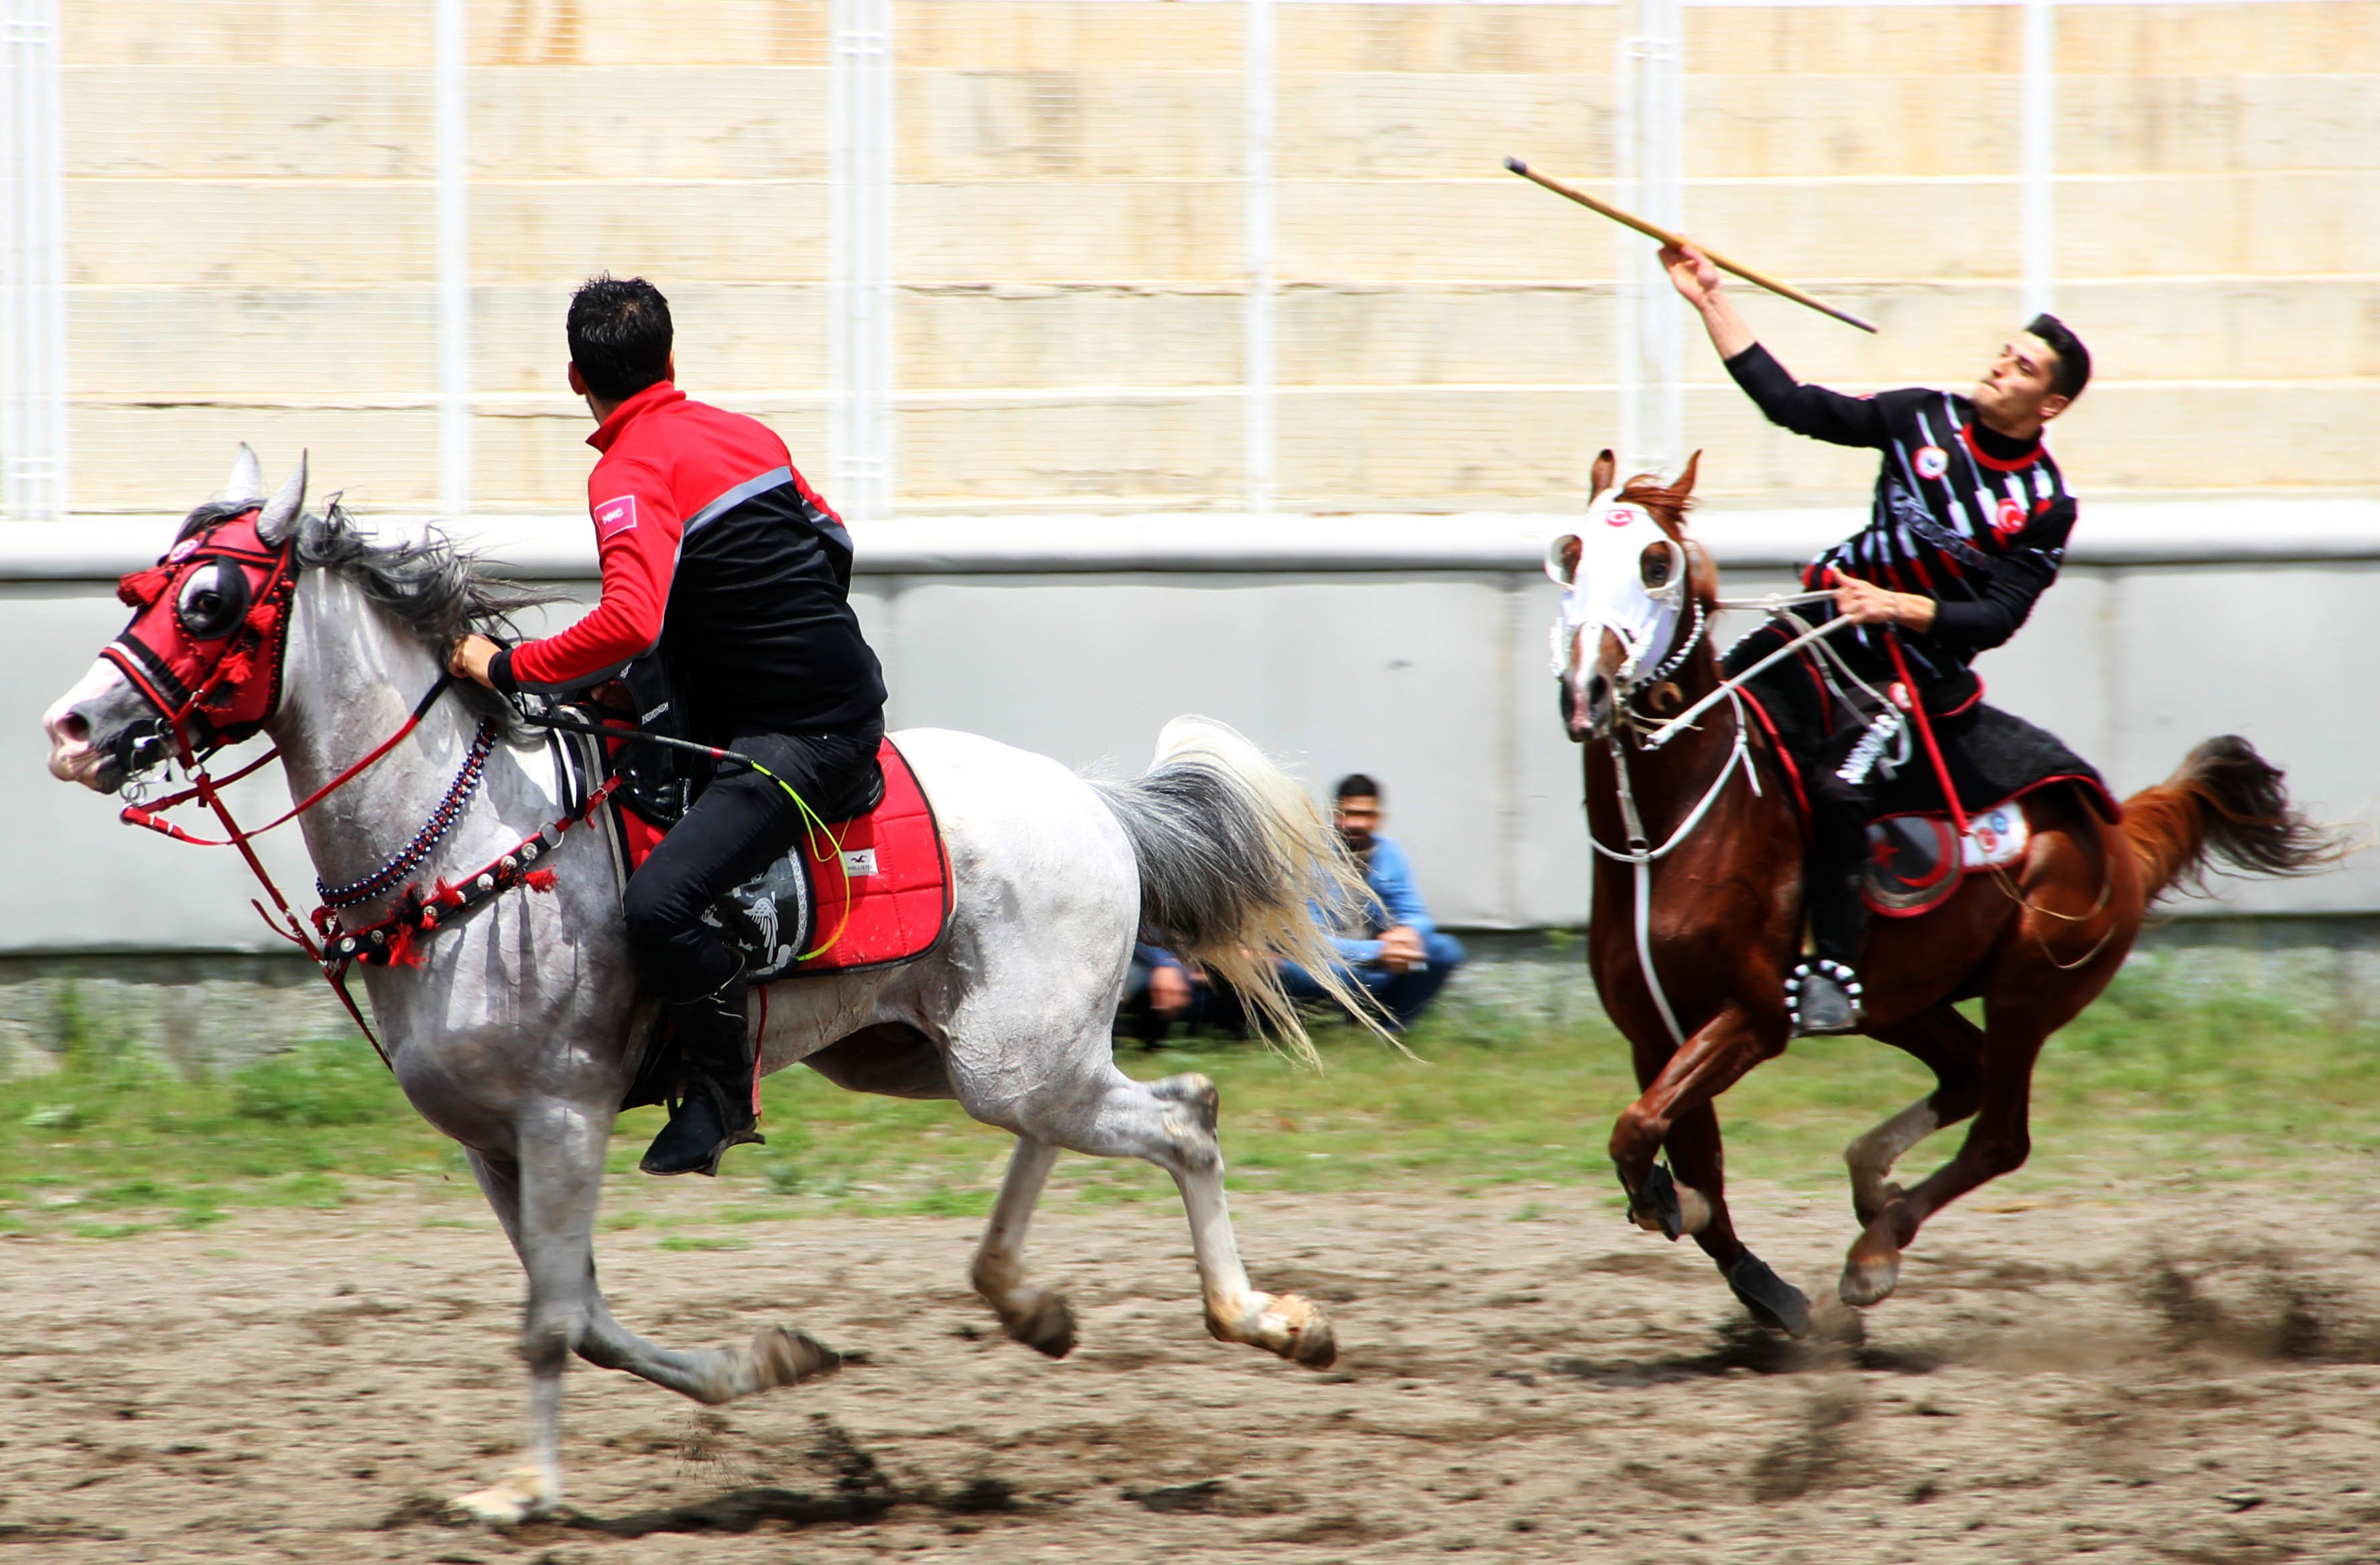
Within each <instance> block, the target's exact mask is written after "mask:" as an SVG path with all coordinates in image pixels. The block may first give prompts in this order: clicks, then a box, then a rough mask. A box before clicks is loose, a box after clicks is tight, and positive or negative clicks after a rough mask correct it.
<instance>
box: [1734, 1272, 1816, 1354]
mask: <svg viewBox="0 0 2380 1565" xmlns="http://www.w3.org/2000/svg"><path fill="white" fill-rule="evenodd" d="M1727 1285H1728V1288H1729V1290H1730V1292H1733V1293H1734V1294H1735V1296H1736V1299H1737V1300H1738V1301H1739V1302H1740V1303H1741V1304H1743V1307H1744V1308H1745V1309H1747V1310H1750V1311H1751V1312H1752V1318H1753V1319H1754V1320H1755V1322H1757V1323H1758V1324H1760V1325H1762V1326H1765V1327H1767V1328H1768V1329H1769V1330H1771V1331H1782V1332H1783V1333H1785V1335H1787V1336H1788V1337H1806V1336H1808V1335H1809V1334H1810V1301H1809V1298H1808V1297H1807V1296H1806V1295H1805V1294H1803V1292H1802V1290H1800V1289H1799V1288H1796V1287H1794V1286H1793V1285H1792V1284H1791V1283H1790V1282H1788V1281H1786V1280H1784V1279H1783V1278H1781V1277H1779V1276H1778V1275H1777V1274H1776V1273H1775V1272H1774V1271H1772V1270H1770V1269H1769V1267H1768V1263H1767V1261H1764V1260H1762V1259H1761V1258H1760V1257H1759V1256H1755V1255H1754V1254H1753V1253H1752V1252H1751V1251H1749V1250H1746V1251H1745V1252H1744V1253H1743V1254H1742V1255H1741V1256H1737V1257H1736V1258H1735V1264H1734V1265H1733V1266H1730V1267H1729V1268H1727Z"/></svg>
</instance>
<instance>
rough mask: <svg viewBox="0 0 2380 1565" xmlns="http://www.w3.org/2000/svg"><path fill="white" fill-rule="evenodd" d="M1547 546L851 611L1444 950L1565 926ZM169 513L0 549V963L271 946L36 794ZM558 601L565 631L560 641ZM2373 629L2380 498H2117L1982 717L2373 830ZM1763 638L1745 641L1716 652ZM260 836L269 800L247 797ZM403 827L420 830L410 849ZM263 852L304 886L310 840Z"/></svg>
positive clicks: (1491, 539) (1073, 529)
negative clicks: (1353, 826) (1171, 765)
mask: <svg viewBox="0 0 2380 1565" xmlns="http://www.w3.org/2000/svg"><path fill="white" fill-rule="evenodd" d="M1858 520H1859V518H1858V516H1857V515H1856V514H1854V513H1852V512H1841V513H1836V512H1815V511H1797V512H1779V513H1750V512H1737V513H1716V514H1713V515H1711V516H1706V517H1705V518H1704V519H1703V520H1702V522H1701V524H1700V526H1701V528H1702V532H1703V536H1704V537H1706V539H1707V540H1709V541H1710V542H1711V544H1712V545H1713V547H1714V549H1715V550H1716V551H1717V552H1718V556H1719V559H1720V561H1721V564H1722V568H1723V569H1724V570H1725V571H1726V588H1727V590H1728V591H1729V592H1730V595H1745V594H1749V593H1752V592H1756V591H1765V590H1770V589H1773V588H1779V587H1782V586H1783V585H1785V583H1786V580H1787V573H1788V570H1789V568H1790V565H1791V562H1793V561H1795V560H1798V559H1800V558H1803V557H1806V555H1807V554H1808V553H1809V552H1811V551H1813V550H1814V549H1815V548H1816V547H1818V546H1820V545H1822V544H1823V543H1825V542H1827V541H1828V540H1831V539H1833V538H1836V537H1840V536H1841V535H1842V534H1843V533H1844V532H1846V531H1848V530H1850V529H1851V528H1852V527H1853V526H1855V525H1856V524H1857V522H1858ZM1561 525H1563V524H1562V521H1561V519H1560V518H1557V517H1543V516H1540V517H1529V516H1512V515H1498V516H1378V517H1345V516H1341V517H1329V518H1265V519H1255V518H1239V517H1231V516H1195V517H1184V516H1166V517H1139V518H1135V517H1113V516H1109V517H1059V518H1017V517H1010V518H1003V519H1001V520H998V521H990V520H976V519H961V518H936V519H926V520H915V519H913V520H901V521H888V522H881V523H878V524H875V525H874V526H873V527H872V528H868V529H866V531H865V532H864V533H863V535H862V536H861V538H860V540H859V543H860V549H861V576H860V579H859V580H858V582H857V583H856V592H855V597H856V601H858V604H859V608H860V613H861V616H862V618H863V620H864V621H865V622H866V625H867V627H868V637H869V639H870V640H871V641H872V642H873V643H874V644H875V646H876V648H877V649H878V651H879V652H880V655H881V656H882V657H883V660H884V662H885V666H886V673H887V677H888V680H889V682H890V685H891V687H892V721H893V723H894V725H895V726H896V728H897V727H910V726H923V725H934V726H944V727H953V728H965V729H970V730H973V731H976V732H978V733H983V734H991V735H993V736H994V737H996V738H999V739H1002V740H1004V741H1006V742H1008V743H1011V744H1014V745H1019V746H1024V747H1026V748H1028V749H1033V750H1038V751H1042V752H1045V753H1047V754H1050V755H1053V756H1056V757H1058V758H1061V759H1062V760H1064V761H1065V762H1066V763H1068V764H1069V765H1072V766H1077V767H1086V768H1094V769H1099V770H1106V771H1109V772H1111V773H1122V772H1129V771H1136V770H1139V769H1140V768H1141V767H1142V766H1143V765H1144V764H1146V762H1147V758H1148V754H1149V750H1150V747H1151V746H1152V744H1153V742H1154V740H1155V738H1156V735H1157V731H1158V729H1159V727H1160V725H1161V724H1162V723H1163V722H1164V721H1165V720H1166V719H1167V718H1169V717H1171V716H1172V715H1174V714H1176V713H1180V712H1190V711H1195V712H1203V713H1206V714H1208V715H1210V716H1215V717H1220V718H1223V719H1226V720H1228V721H1230V722H1233V723H1235V724H1237V725H1238V726H1239V727H1240V728H1242V729H1243V730H1245V732H1246V733H1248V734H1250V735H1252V736H1253V737H1255V738H1256V739H1257V741H1258V742H1259V743H1261V744H1262V745H1264V746H1267V747H1268V748H1269V749H1270V750H1272V751H1274V752H1276V753H1278V754H1281V755H1283V756H1286V757H1288V758H1290V759H1291V760H1293V762H1294V763H1295V764H1296V766H1297V767H1298V768H1299V769H1300V770H1301V771H1302V773H1303V775H1304V776H1305V779H1306V780H1307V782H1309V784H1310V785H1311V786H1313V787H1314V788H1315V789H1316V790H1317V792H1318V793H1319V792H1321V791H1322V790H1324V789H1326V788H1327V787H1328V786H1329V784H1330V782H1331V780H1332V779H1334V778H1335V777H1337V776H1338V775H1339V774H1341V773H1342V772H1344V771H1349V770H1364V771H1368V772H1371V773H1373V774H1374V775H1376V776H1378V778H1380V779H1381V780H1382V782H1384V783H1385V784H1386V786H1387V789H1388V795H1389V796H1388V805H1389V810H1390V825H1389V830H1390V832H1391V833H1392V834H1394V835H1395V836H1397V837H1398V838H1399V839H1401V840H1402V841H1403V843H1405V844H1406V846H1407V847H1408V849H1409V850H1410V851H1411V852H1412V854H1413V855H1414V858H1415V862H1416V864H1417V865H1418V866H1419V868H1420V873H1421V876H1422V881H1423V886H1424V889H1425V891H1426V892H1427V895H1428V897H1429V900H1430V903H1431V905H1432V907H1433V909H1434V910H1435V911H1436V912H1437V914H1438V915H1439V918H1440V919H1441V920H1442V921H1444V922H1446V923H1449V924H1453V925H1458V926H1471V927H1498V928H1526V927H1532V926H1546V925H1573V924H1576V923H1578V922H1580V921H1581V920H1582V919H1583V917H1584V914H1585V904H1586V887H1587V875H1588V868H1587V852H1586V847H1585V840H1584V836H1583V831H1584V828H1583V825H1582V821H1581V818H1580V814H1579V808H1578V799H1579V752H1578V750H1577V748H1576V747H1575V746H1572V745H1571V744H1569V743H1568V742H1567V741H1566V740H1565V739H1564V737H1563V735H1562V733H1561V729H1560V722H1559V721H1558V719H1557V717H1556V715H1555V703H1554V687H1553V683H1552V680H1551V677H1550V676H1549V674H1548V669H1547V629H1548V625H1549V624H1550V623H1551V620H1552V614H1553V608H1554V589H1553V588H1552V587H1551V585H1550V584H1548V582H1547V581H1546V580H1545V579H1544V577H1543V576H1542V575H1541V574H1540V572H1539V571H1538V569H1537V566H1536V560H1537V558H1538V555H1539V552H1540V551H1541V549H1542V547H1543V543H1544V540H1546V539H1547V538H1548V537H1549V536H1550V535H1551V534H1552V533H1553V532H1554V531H1555V530H1556V529H1557V528H1559V527H1560V526H1561ZM170 528H171V524H170V522H167V521H165V520H163V519H159V518H153V517H152V518H99V519H93V518H81V519H78V520H76V521H74V522H72V523H66V524H58V525H56V526H55V527H23V528H11V529H9V532H8V534H7V536H6V537H5V538H0V602H4V603H5V607H0V667H5V668H6V669H7V670H8V671H9V672H8V675H7V678H6V684H5V688H4V689H0V819H6V821H7V822H8V825H9V838H10V847H9V850H8V863H9V866H10V870H9V874H8V876H7V880H6V885H7V886H8V888H9V894H8V895H7V896H6V897H5V899H0V952H39V951H92V950H106V949H118V950H122V949H148V950H156V949H191V948H213V949H224V948H244V949H271V948H272V947H273V941H272V940H271V938H270V937H269V936H268V935H267V934H266V933H265V931H264V929H263V928H262V926H261V924H259V923H258V922H257V920H256V917H255V915H254V914H253V913H251V912H250V911H249V908H248V905H247V899H248V897H249V895H250V894H252V888H251V887H250V885H249V882H248V880H247V879H246V877H245V875H244V874H243V873H242V872H241V870H240V868H239V867H238V865H237V861H236V860H235V859H234V857H233V855H230V854H229V853H227V852H202V851H200V850H198V849H193V848H189V847H185V846H182V845H180V844H176V843H170V842H167V841H165V840H164V839H163V838H159V837H156V836H153V835H152V834H150V833H148V832H143V831H135V830H133V829H131V828H128V827H124V826H121V825H118V824H116V823H115V802H114V801H112V800H103V799H100V798H96V797H94V796H91V795H88V794H86V793H83V792H81V791H79V790H76V789H72V788H69V787H67V785H65V784H62V783H58V782H53V781H52V780H51V779H50V778H49V776H48V774H47V772H46V771H45V770H43V767H42V757H43V742H42V736H41V733H40V718H41V713H42V710H43V709H44V708H45V707H46V706H47V705H48V704H49V702H50V701H51V700H52V699H54V698H55V696H56V695H57V694H58V693H60V692H61V691H63V690H64V689H66V688H67V686H68V685H70V684H72V683H73V681H74V680H75V679H77V678H78V677H79V676H80V674H81V673H83V671H84V670H85V669H86V668H87V667H88V666H89V664H90V661H91V657H92V655H93V654H94V653H95V651H96V650H97V649H98V648H99V647H100V646H101V645H102V644H103V642H104V641H105V640H106V639H107V638H108V637H110V636H112V635H114V634H115V631H116V630H117V629H118V628H119V627H120V626H121V625H122V624H123V621H124V618H125V611H124V610H123V608H122V606H121V605H119V604H118V603H117V602H116V601H115V598H114V596H113V591H112V588H113V585H114V578H115V576H117V575H118V574H120V573H121V572H123V571H126V570H128V569H133V568H137V567H138V566H140V565H142V564H147V563H148V562H149V561H150V560H151V559H153V558H154V556H155V553H156V552H157V550H158V549H159V548H160V547H161V546H162V544H163V543H164V540H165V539H166V538H167V537H169V536H170ZM585 528H586V524H585V522H584V521H583V520H578V519H573V518H550V519H539V518H523V517H504V518H496V519H490V520H488V521H486V522H485V523H484V524H482V525H480V526H479V527H478V528H476V529H475V531H476V534H477V537H478V539H479V540H480V543H481V544H482V546H483V547H486V548H488V549H490V550H491V551H492V552H494V553H496V554H497V555H499V556H500V557H502V558H504V559H505V560H507V561H508V562H510V563H511V564H512V566H513V568H515V569H516V570H517V571H519V572H521V573H523V574H526V575H529V576H535V577H537V578H539V579H541V580H547V581H552V582H555V583H557V584H559V585H560V586H561V587H562V588H564V589H565V590H566V591H570V592H572V593H574V594H576V595H577V596H578V597H580V598H587V597H591V595H592V589H593V582H592V580H591V577H592V575H593V556H592V550H591V547H590V546H589V540H588V538H587V534H586V531H585ZM569 612H570V611H568V610H566V609H565V610H559V611H557V613H560V614H562V615H564V616H565V617H566V616H567V614H568V613H569ZM2376 619H2380V502H2372V501H2338V502H2294V503H2272V504H2261V505H2260V504H2254V503H2225V502H2194V503H2170V504H2152V503H2137V504H2128V505H2119V504H2107V505H2101V506H2096V507H2092V508H2090V509H2088V510H2086V513H2085V522H2084V526H2083V538H2082V541H2081V542H2080V543H2079V544H2078V546H2077V549H2076V551H2075V554H2074V557H2073V559H2072V561H2071V562H2070V564H2069V565H2068V567H2067V570H2066V573H2065V575H2064V576H2063V578H2062V579H2061V580H2060V581H2059V583H2058V586H2057V587H2056V588H2054V589H2053V590H2052V591H2051V592H2050V593H2049V594H2048V596H2047V597H2046V599H2045V600H2044V601H2043V603H2042V605H2041V607H2040V609H2039V610H2038V611H2037V613H2035V615H2034V620H2033V623H2032V624H2031V625H2028V626H2027V627H2026V628H2025V631H2024V633H2023V634H2022V636H2021V637H2019V638H2018V640H2017V641H2016V643H2015V644H2014V645H2013V646H2011V647H2010V648H2007V649H2001V650H1999V651H1996V652H1992V653H1988V654H1986V655H1985V658H1984V659H1983V661H1982V662H1981V664H1980V665H1979V666H1980V668H1981V669H1982V672H1983V673H1984V674H1985V679H1986V681H1987V682H1988V685H1989V686H1990V699H1992V700H1994V701H1995V702H1998V704H2001V705H2003V706H2006V707H2008V708H2010V710H2015V711H2017V712H2020V713H2022V714H2024V715H2025V716H2027V717H2030V718H2032V719H2034V721H2036V722H2042V723H2044V724H2046V726H2048V727H2050V728H2052V729H2054V730H2056V731H2057V732H2058V733H2059V734H2062V735H2063V736H2065V738H2066V739H2067V740H2068V741H2069V742H2070V744H2072V745H2073V746H2075V747H2076V748H2077V749H2079V750H2080V751H2081V752H2082V753H2083V754H2084V755H2085V756H2087V757H2089V758H2092V759H2093V760H2095V761H2096V762H2097V763H2098V764H2099V766H2100V767H2101V769H2102V770H2104V771H2105V772H2106V773H2107V776H2108V778H2109V780H2110V781H2111V782H2113V783H2114V784H2115V785H2116V787H2117V789H2118V790H2119V792H2125V791H2130V790H2131V789H2135V788H2139V787H2143V786H2145V785H2146V784H2148V783H2151V782H2155V781H2156V780H2157V779H2159V778H2161V777H2162V776H2164V775H2165V774H2166V773H2167V772H2168V770H2171V768H2172V767H2173V765H2174V764H2175V762H2177V761H2178V760H2179V759H2180V758H2181V756H2182V755H2183V754H2184V753H2185V752H2186V751H2187V750H2188V749H2189V748H2190V746H2192V745H2193V744H2195V743H2196V742H2197V741H2198V740H2200V739H2202V738H2204V737H2205V736H2206V735H2208V734H2217V733H2223V732H2235V733H2240V734H2246V735H2247V736H2248V737H2249V738H2250V739H2252V740H2253V742H2254V743H2255V744H2256V746H2258V747H2259V748H2260V749H2262V750H2263V751H2264V752H2265V755H2267V756H2268V757H2270V758H2272V759H2274V760H2275V761H2276V762H2277V763H2278V764H2280V765H2281V766H2283V767H2285V768H2286V769H2287V770H2289V776H2290V785H2291V788H2292V791H2293V792H2294V793H2295V795H2297V797H2298V798H2299V799H2301V801H2303V802H2304V803H2305V804H2306V805H2307V806H2308V807H2310V808H2312V809H2313V810H2314V811H2315V812H2316V813H2317V814H2320V815H2323V816H2325V817H2331V818H2338V817H2356V818H2359V819H2362V818H2368V817H2369V815H2370V813H2371V809H2370V806H2371V801H2372V799H2373V795H2374V779H2375V778H2380V737H2375V735H2374V726H2373V722H2372V714H2373V710H2374V698H2373V696H2372V692H2371V686H2370V684H2369V681H2368V678H2367V677H2366V674H2365V673H2364V670H2365V667H2366V665H2367V664H2368V662H2369V661H2370V660H2369V654H2368V650H2367V649H2368V648H2369V647H2370V646H2371V644H2372V631H2373V627H2374V621H2375V620H2376ZM1748 627H1749V619H1748V617H1747V616H1742V615H1738V616H1735V617H1734V618H1733V619H1732V620H1731V621H1730V623H1728V624H1726V625H1722V627H1721V629H1720V632H1719V634H1720V636H1721V637H1722V639H1723V640H1724V639H1726V638H1731V637H1733V636H1735V635H1737V634H1740V633H1741V631H1742V630H1743V629H1745V628H1748ZM244 791H245V793H246V795H247V799H246V803H247V809H248V811H249V817H248V818H249V819H263V818H265V817H267V816H269V815H270V814H272V813H273V812H275V811H276V810H277V809H278V808H281V807H285V792H284V790H283V789H282V787H281V785H280V784H279V782H277V781H270V782H266V781H260V782H255V783H250V784H247V785H244ZM404 824H405V825H407V827H408V828H409V827H410V826H412V825H413V824H415V823H414V822H411V821H407V822H405V823H404ZM285 836H286V838H287V841H286V842H285V843H283V844H282V846H281V848H280V850H279V851H278V852H277V853H276V854H275V855H274V857H273V862H274V863H275V864H276V866H279V867H285V869H286V871H287V875H288V879H287V880H285V885H286V886H287V887H288V888H289V889H290V891H291V892H292V894H293V899H294V898H295V897H296V896H297V894H298V893H299V892H301V891H310V885H311V874H310V870H308V869H307V868H306V867H305V866H304V865H303V863H302V861H301V860H300V859H299V858H298V857H297V855H296V853H295V849H296V837H295V833H294V831H292V832H289V833H285ZM2179 911H2182V912H2185V913H2193V912H2195V913H2208V912H2223V913H2264V914H2365V913H2374V912H2380V856H2374V855H2366V856H2365V857H2363V858H2362V859H2359V860H2357V861H2356V862H2354V863H2353V864H2351V865H2350V866H2349V867H2347V868H2346V869H2344V870H2342V871H2339V872H2336V873H2332V874H2329V875H2325V876H2323V877H2320V878H2318V879H2315V880H2306V881H2301V882H2294V883H2282V884H2275V883H2256V884H2248V883H2240V882H2233V883H2231V884H2229V885H2228V886H2226V887H2225V888H2224V892H2223V894H2222V896H2221V897H2220V899H2219V900H2218V901H2216V902H2213V903H2192V904H2182V905H2181V907H2180V909H2179Z"/></svg>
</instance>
